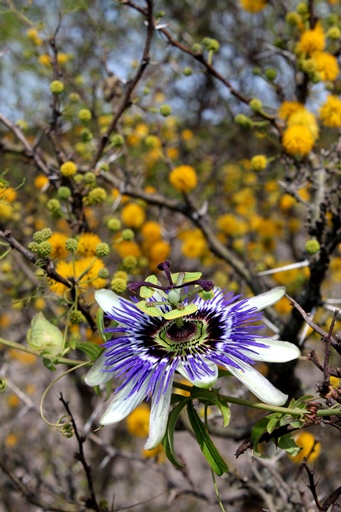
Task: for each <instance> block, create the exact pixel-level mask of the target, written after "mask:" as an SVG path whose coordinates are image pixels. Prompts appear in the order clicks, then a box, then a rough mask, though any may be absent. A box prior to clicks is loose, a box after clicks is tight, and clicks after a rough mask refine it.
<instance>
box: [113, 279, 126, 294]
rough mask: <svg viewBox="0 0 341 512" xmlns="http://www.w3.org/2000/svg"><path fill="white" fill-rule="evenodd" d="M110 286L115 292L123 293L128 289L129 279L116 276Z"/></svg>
mask: <svg viewBox="0 0 341 512" xmlns="http://www.w3.org/2000/svg"><path fill="white" fill-rule="evenodd" d="M110 286H111V289H112V290H113V291H114V292H115V293H123V292H125V291H126V289H127V281H126V280H125V279H122V278H121V277H114V279H112V281H111V283H110Z"/></svg>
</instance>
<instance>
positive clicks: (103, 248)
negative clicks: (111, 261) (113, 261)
mask: <svg viewBox="0 0 341 512" xmlns="http://www.w3.org/2000/svg"><path fill="white" fill-rule="evenodd" d="M95 250H96V256H98V257H99V258H104V257H105V256H108V254H109V253H110V247H109V245H108V244H106V243H105V242H101V243H100V244H97V245H96V249H95Z"/></svg>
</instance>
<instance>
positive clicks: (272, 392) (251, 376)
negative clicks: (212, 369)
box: [227, 358, 288, 405]
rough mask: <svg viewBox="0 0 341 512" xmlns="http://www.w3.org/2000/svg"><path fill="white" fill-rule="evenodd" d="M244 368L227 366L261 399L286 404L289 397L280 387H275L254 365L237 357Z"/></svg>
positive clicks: (237, 361) (237, 360)
mask: <svg viewBox="0 0 341 512" xmlns="http://www.w3.org/2000/svg"><path fill="white" fill-rule="evenodd" d="M235 361H236V363H238V364H239V365H240V366H241V367H242V369H241V370H240V369H238V368H234V367H233V366H227V369H228V371H229V372H231V373H232V375H234V376H235V377H237V379H238V380H240V382H242V383H243V384H244V386H246V387H247V388H248V389H249V390H250V391H251V392H252V393H253V394H254V395H256V397H257V398H259V400H261V401H262V402H264V403H266V404H270V405H284V404H285V402H286V401H287V399H288V395H285V394H284V393H282V391H280V390H279V389H277V388H275V386H273V385H272V384H271V382H269V381H268V380H267V379H266V378H265V377H264V376H263V375H262V374H261V373H259V372H258V371H257V370H255V369H254V368H253V367H252V366H250V365H249V364H247V363H244V362H243V361H240V360H239V359H237V358H235Z"/></svg>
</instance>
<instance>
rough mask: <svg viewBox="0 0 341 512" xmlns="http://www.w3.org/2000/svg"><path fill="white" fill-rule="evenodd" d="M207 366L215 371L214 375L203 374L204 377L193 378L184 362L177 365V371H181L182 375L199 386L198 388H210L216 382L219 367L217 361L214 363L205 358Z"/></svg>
mask: <svg viewBox="0 0 341 512" xmlns="http://www.w3.org/2000/svg"><path fill="white" fill-rule="evenodd" d="M204 361H205V363H206V364H207V366H208V367H209V368H210V370H212V371H213V372H214V373H213V375H206V374H205V375H203V376H202V377H197V378H194V379H192V378H191V377H190V376H189V374H188V372H187V370H186V369H185V368H184V366H183V364H182V363H180V364H179V365H178V367H177V371H178V372H179V373H180V375H181V376H182V377H183V378H184V379H186V380H189V381H190V382H191V383H192V384H193V386H197V387H198V388H209V387H211V386H213V384H215V382H216V380H217V378H218V367H217V365H216V363H212V361H208V360H207V359H204Z"/></svg>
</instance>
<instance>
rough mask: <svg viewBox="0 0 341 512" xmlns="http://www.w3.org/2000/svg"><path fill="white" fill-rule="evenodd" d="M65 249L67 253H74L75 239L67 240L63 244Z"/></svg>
mask: <svg viewBox="0 0 341 512" xmlns="http://www.w3.org/2000/svg"><path fill="white" fill-rule="evenodd" d="M65 248H66V250H67V251H70V252H76V251H77V249H78V242H77V240H76V239H75V238H68V239H67V240H66V242H65Z"/></svg>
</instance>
